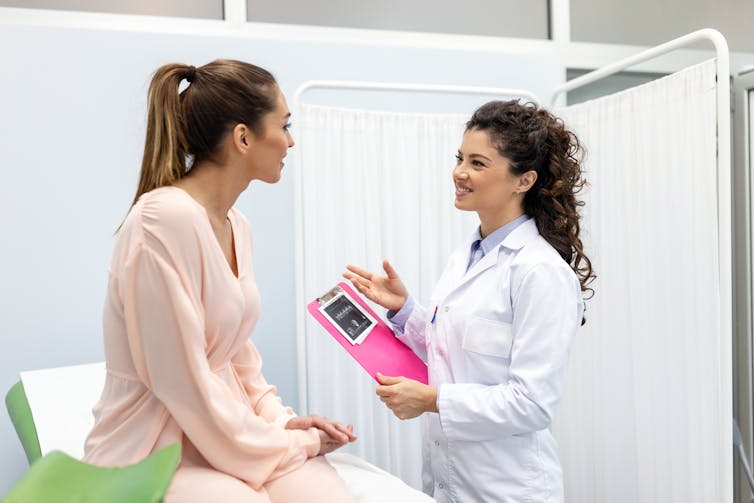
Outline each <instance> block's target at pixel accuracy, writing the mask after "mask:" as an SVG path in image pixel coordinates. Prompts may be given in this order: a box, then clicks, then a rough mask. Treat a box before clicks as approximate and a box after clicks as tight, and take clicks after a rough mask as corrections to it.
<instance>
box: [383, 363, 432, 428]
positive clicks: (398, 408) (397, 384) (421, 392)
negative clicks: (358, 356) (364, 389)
mask: <svg viewBox="0 0 754 503" xmlns="http://www.w3.org/2000/svg"><path fill="white" fill-rule="evenodd" d="M377 380H378V381H379V382H380V384H381V386H377V395H378V396H379V397H380V400H382V401H383V402H385V405H387V406H388V408H389V409H390V410H392V411H393V414H395V415H396V417H397V418H398V419H411V418H414V417H416V416H419V415H421V414H422V413H424V412H437V388H436V387H434V386H427V385H426V384H422V383H420V382H419V381H414V380H413V379H407V378H405V377H390V376H384V375H382V374H380V373H378V374H377Z"/></svg>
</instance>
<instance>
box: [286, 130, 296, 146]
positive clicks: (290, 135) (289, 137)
mask: <svg viewBox="0 0 754 503" xmlns="http://www.w3.org/2000/svg"><path fill="white" fill-rule="evenodd" d="M286 134H287V135H288V148H293V146H294V145H295V144H296V142H295V141H294V140H293V135H292V134H291V132H290V131H286Z"/></svg>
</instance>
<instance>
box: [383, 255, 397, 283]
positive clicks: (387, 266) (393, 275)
mask: <svg viewBox="0 0 754 503" xmlns="http://www.w3.org/2000/svg"><path fill="white" fill-rule="evenodd" d="M382 268H383V269H385V273H387V277H388V278H390V279H398V273H397V272H396V271H395V269H393V266H392V265H390V262H388V261H387V259H385V260H383V261H382Z"/></svg>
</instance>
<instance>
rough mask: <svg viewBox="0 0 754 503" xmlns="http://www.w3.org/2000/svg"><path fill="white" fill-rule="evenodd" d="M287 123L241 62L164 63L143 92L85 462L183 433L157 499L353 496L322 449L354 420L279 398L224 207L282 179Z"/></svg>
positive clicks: (242, 234) (238, 224) (261, 80)
mask: <svg viewBox="0 0 754 503" xmlns="http://www.w3.org/2000/svg"><path fill="white" fill-rule="evenodd" d="M182 86H185V87H184V88H183V90H181V88H182ZM289 120H290V113H289V112H288V107H287V105H286V101H285V98H284V96H283V94H282V93H281V91H280V88H279V87H278V85H277V83H276V82H275V79H274V78H273V76H272V75H271V74H270V73H269V72H267V71H266V70H264V69H262V68H259V67H256V66H254V65H251V64H247V63H242V62H239V61H231V60H217V61H213V62H211V63H209V64H207V65H204V66H202V67H199V68H195V67H193V66H187V65H183V64H168V65H165V66H163V67H161V68H159V69H158V70H157V72H156V73H155V74H154V77H153V79H152V83H151V85H150V87H149V96H148V117H147V132H146V144H145V148H144V158H143V161H142V165H141V174H140V177H139V184H138V189H137V191H136V196H135V197H134V200H133V203H132V205H131V208H130V211H129V212H128V215H127V216H126V219H125V220H124V222H123V223H122V224H121V227H120V228H119V229H118V232H117V240H116V244H115V250H114V254H113V259H112V262H111V265H110V279H109V284H108V289H107V299H106V302H105V311H104V339H105V356H106V364H107V378H106V382H105V387H104V390H103V392H102V396H101V398H100V401H99V402H98V403H97V405H96V406H95V408H94V416H95V425H94V427H93V429H92V431H91V432H90V434H89V436H88V438H87V441H86V446H85V458H84V459H85V460H86V461H88V462H90V463H95V464H98V465H103V466H120V465H126V464H130V463H134V462H137V461H139V460H141V459H143V458H145V457H146V456H147V455H149V454H150V453H151V452H153V451H155V450H157V449H159V448H161V447H164V446H166V445H168V444H172V443H174V442H180V443H181V444H182V447H183V449H182V459H181V463H180V466H179V468H178V470H177V471H176V474H175V476H174V478H173V480H172V483H171V486H170V488H169V490H168V494H167V497H166V499H165V501H166V502H167V503H184V502H202V503H206V502H208V501H232V502H269V501H311V502H317V501H320V502H334V501H335V502H340V501H351V500H352V499H351V496H350V494H349V493H348V491H347V489H346V487H345V485H344V484H343V482H342V480H341V479H340V478H339V477H338V475H337V473H336V472H335V471H334V470H333V469H332V467H330V465H329V464H328V463H327V462H326V461H325V460H324V458H323V457H321V456H318V455H319V454H324V453H327V452H330V451H332V450H334V449H336V448H338V447H340V446H341V445H344V444H346V443H348V442H351V441H353V440H355V436H354V435H353V433H352V428H351V426H350V425H348V426H346V425H343V424H340V423H338V422H336V421H331V420H329V419H327V418H321V417H317V416H304V417H299V416H296V415H295V414H294V413H293V411H292V410H291V409H290V408H288V407H284V406H283V405H282V403H281V400H280V398H279V397H278V396H277V394H276V390H275V388H274V386H271V385H269V384H268V383H267V382H266V380H265V378H264V376H263V375H262V372H261V368H262V361H261V358H260V356H259V353H258V352H257V350H256V348H255V346H254V344H253V343H252V342H251V340H250V339H249V336H250V335H251V334H252V332H253V330H254V326H255V324H256V322H257V320H258V319H259V313H260V301H259V293H258V291H257V287H256V283H255V281H254V269H253V267H252V255H251V250H252V246H251V234H250V232H249V226H248V222H247V220H246V218H245V217H244V216H243V215H242V214H241V213H240V212H239V211H238V210H236V209H235V208H233V205H234V204H235V201H236V199H237V198H238V196H239V195H240V194H241V192H243V191H244V190H245V189H246V187H247V186H248V185H249V183H250V182H251V181H252V180H260V181H263V182H267V183H275V182H277V181H278V180H279V179H280V173H281V170H282V169H283V158H284V157H285V155H286V153H287V151H288V149H289V148H290V147H292V146H293V138H292V137H291V135H290V133H289V131H288V127H289Z"/></svg>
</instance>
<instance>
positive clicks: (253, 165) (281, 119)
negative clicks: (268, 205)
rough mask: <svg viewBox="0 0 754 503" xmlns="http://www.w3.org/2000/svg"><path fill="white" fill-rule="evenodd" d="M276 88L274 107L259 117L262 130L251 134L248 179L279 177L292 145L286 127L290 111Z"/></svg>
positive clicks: (272, 178)
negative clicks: (257, 133)
mask: <svg viewBox="0 0 754 503" xmlns="http://www.w3.org/2000/svg"><path fill="white" fill-rule="evenodd" d="M276 90H277V98H276V104H275V109H274V110H272V111H271V112H269V113H268V114H266V115H265V116H264V117H263V118H262V133H261V134H260V135H259V136H256V135H254V134H250V135H249V138H248V141H249V142H250V147H251V148H250V149H249V164H250V166H249V169H250V174H251V179H256V180H261V181H263V182H267V183H275V182H277V181H278V180H280V172H281V171H282V169H283V166H285V163H284V162H283V158H284V157H285V156H286V154H287V153H288V149H289V148H291V147H293V145H294V141H293V137H292V136H291V133H290V131H289V130H288V128H289V127H290V122H289V121H290V118H291V114H290V112H289V111H288V104H287V103H286V101H285V96H283V93H282V92H281V91H280V89H276Z"/></svg>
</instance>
